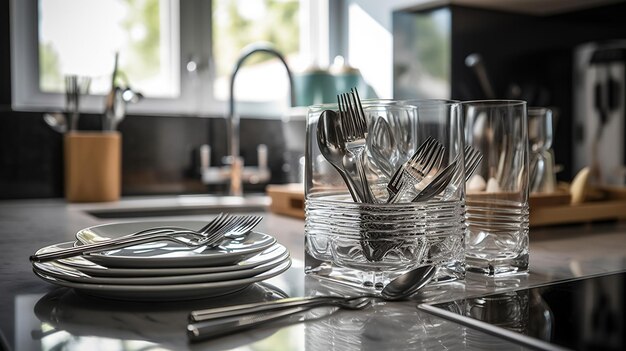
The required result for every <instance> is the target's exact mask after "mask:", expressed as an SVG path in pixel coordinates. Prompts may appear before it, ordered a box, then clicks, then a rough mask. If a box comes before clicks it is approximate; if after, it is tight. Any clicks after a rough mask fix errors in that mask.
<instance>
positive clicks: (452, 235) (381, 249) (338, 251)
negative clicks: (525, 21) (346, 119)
mask: <svg viewBox="0 0 626 351" xmlns="http://www.w3.org/2000/svg"><path fill="white" fill-rule="evenodd" d="M325 110H332V111H337V106H336V105H334V104H328V105H316V106H311V107H310V108H309V113H308V116H307V130H306V138H307V140H306V152H305V158H306V166H305V167H306V169H305V193H306V200H305V213H306V219H305V273H307V274H312V275H315V276H317V277H321V278H327V279H330V280H333V281H337V282H341V283H344V284H348V285H351V286H353V287H359V288H365V289H371V290H372V291H371V292H372V293H376V292H378V291H380V289H382V288H383V287H384V286H385V285H386V284H387V283H388V282H389V281H390V280H392V279H393V278H395V277H396V276H398V275H399V274H402V273H404V272H406V271H408V270H410V269H412V268H416V267H419V266H422V265H426V264H436V265H437V266H438V273H437V274H436V276H435V281H449V280H456V279H463V278H464V276H465V265H464V244H463V240H464V229H465V225H464V216H465V213H464V202H463V200H464V191H465V189H464V187H463V178H464V174H465V173H464V167H463V164H462V162H460V163H459V164H460V167H458V168H457V169H456V172H457V177H455V178H454V179H453V180H451V181H450V182H449V183H448V186H447V187H446V189H445V191H442V192H441V193H440V194H438V195H436V196H435V197H433V198H431V199H429V200H427V201H422V202H411V201H410V200H408V201H405V202H398V203H387V199H388V197H389V194H388V191H387V184H388V183H389V180H390V178H391V177H392V176H393V174H394V173H395V171H396V170H397V169H398V167H401V165H402V164H404V163H405V162H406V161H407V160H408V159H409V158H411V156H413V154H414V153H415V151H416V150H417V149H418V147H419V146H420V145H421V144H422V143H423V142H424V141H425V140H426V139H427V138H428V137H429V136H430V137H432V138H435V139H437V140H438V141H439V142H440V143H441V144H442V145H443V147H444V152H443V153H442V157H441V162H440V164H439V165H438V166H437V167H435V168H434V169H433V171H432V172H431V173H429V174H427V175H426V176H425V178H426V181H424V182H419V183H417V184H415V186H414V187H413V188H412V189H409V190H407V191H408V192H410V194H409V195H407V198H411V196H412V194H415V193H417V192H418V191H420V189H422V188H423V187H424V186H425V184H426V183H427V181H430V180H432V179H433V177H435V176H436V174H437V171H441V170H443V169H444V168H445V167H447V166H449V165H450V164H451V163H452V162H455V161H457V160H462V159H463V142H462V125H461V123H460V119H459V118H460V116H459V114H458V104H457V103H455V102H447V101H445V102H444V101H440V102H431V101H428V102H419V103H418V102H411V103H410V104H409V103H403V102H400V101H392V100H364V101H363V112H364V114H365V116H366V118H367V123H368V133H367V138H366V143H365V145H366V146H365V151H364V154H363V158H362V162H361V163H360V164H361V165H362V167H363V170H364V173H365V175H366V179H367V186H368V188H369V190H370V191H371V193H372V195H373V198H374V201H373V202H371V203H364V202H355V201H354V200H353V197H352V196H351V195H350V192H349V190H348V187H347V186H346V182H345V181H344V179H343V178H342V176H340V172H341V169H342V168H344V167H343V166H344V164H342V161H343V159H341V158H340V161H339V162H338V165H336V166H337V168H339V170H338V169H337V168H336V167H335V166H333V165H332V164H331V163H330V162H329V160H328V158H327V157H326V156H325V155H324V154H323V153H322V152H321V151H320V145H319V144H318V122H319V120H320V115H322V114H323V113H327V112H324V111H325ZM348 168H349V167H348ZM357 182H358V179H357Z"/></svg>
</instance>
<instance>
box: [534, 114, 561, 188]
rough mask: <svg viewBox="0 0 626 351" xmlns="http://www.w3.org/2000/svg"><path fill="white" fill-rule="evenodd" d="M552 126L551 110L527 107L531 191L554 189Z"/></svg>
mask: <svg viewBox="0 0 626 351" xmlns="http://www.w3.org/2000/svg"><path fill="white" fill-rule="evenodd" d="M552 128H553V127H552V110H550V109H549V108H545V107H528V142H529V147H530V156H529V160H530V161H529V163H530V168H529V178H530V192H531V193H551V192H554V191H555V190H556V176H555V173H554V154H553V152H552V133H553V129H552Z"/></svg>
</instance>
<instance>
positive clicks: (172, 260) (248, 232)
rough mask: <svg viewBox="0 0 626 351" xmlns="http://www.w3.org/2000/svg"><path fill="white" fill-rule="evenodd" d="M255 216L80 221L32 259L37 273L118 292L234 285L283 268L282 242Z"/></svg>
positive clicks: (97, 291) (85, 288)
mask: <svg viewBox="0 0 626 351" xmlns="http://www.w3.org/2000/svg"><path fill="white" fill-rule="evenodd" d="M261 219H262V217H260V216H240V215H231V214H220V215H218V216H216V217H215V218H214V219H212V220H211V221H210V222H208V223H206V222H200V221H155V222H120V223H111V224H104V225H100V226H95V227H90V228H85V229H82V230H81V231H79V232H78V233H77V234H76V241H74V242H65V243H58V244H54V245H50V246H47V247H44V248H41V249H39V250H37V252H35V254H33V255H32V256H31V257H30V259H31V263H32V266H33V271H34V272H35V274H36V275H37V276H38V277H40V278H41V279H43V280H45V281H47V282H49V283H52V284H55V285H60V286H64V287H69V288H74V289H76V290H78V291H80V292H83V293H86V294H90V295H95V296H102V297H107V298H114V299H120V300H138V301H162V300H183V299H194V298H205V297H211V296H218V295H223V294H228V293H232V292H235V291H239V290H241V289H243V288H245V287H247V286H249V285H250V284H253V283H255V282H259V281H263V280H265V279H268V278H271V277H273V276H276V275H278V274H280V273H282V272H284V271H285V270H287V269H288V268H289V266H290V265H291V259H290V255H289V252H288V251H287V249H286V248H285V247H284V246H282V245H280V244H278V243H277V242H276V240H275V239H274V238H273V237H272V236H270V235H267V234H263V233H259V232H256V231H253V229H254V228H255V227H256V226H257V224H258V223H259V222H260V221H261Z"/></svg>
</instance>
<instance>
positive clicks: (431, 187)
mask: <svg viewBox="0 0 626 351" xmlns="http://www.w3.org/2000/svg"><path fill="white" fill-rule="evenodd" d="M482 158H483V156H482V154H481V153H480V151H478V150H476V149H474V148H473V147H471V146H466V147H465V150H464V158H463V162H464V164H465V180H464V181H465V182H467V181H468V180H469V179H470V177H471V176H472V174H473V173H474V170H476V167H477V166H478V164H479V163H480V161H481V160H482ZM460 177H461V173H460V172H459V171H458V162H457V161H456V160H455V161H454V162H453V163H452V164H450V165H448V167H446V168H445V169H444V170H443V171H441V172H440V173H439V174H438V175H437V176H436V177H435V179H433V180H432V181H431V182H430V183H429V184H428V185H427V186H426V187H425V188H424V189H422V191H421V192H420V193H419V194H417V195H416V196H415V197H414V198H413V200H412V202H418V201H427V200H430V199H431V198H433V197H435V196H436V195H438V194H440V193H441V192H443V195H442V196H441V199H440V200H447V199H449V198H450V196H451V195H452V194H453V193H454V192H455V191H456V189H457V186H458V184H459V183H460V181H461V179H460ZM450 183H452V184H453V186H451V187H450V186H449V184H450Z"/></svg>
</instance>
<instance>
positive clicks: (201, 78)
mask: <svg viewBox="0 0 626 351" xmlns="http://www.w3.org/2000/svg"><path fill="white" fill-rule="evenodd" d="M300 2H301V5H300V6H301V8H303V9H306V10H304V11H301V16H308V19H306V18H304V19H303V18H301V23H308V24H309V28H306V30H302V31H301V37H300V45H301V48H300V50H301V52H303V53H305V55H307V56H309V60H311V62H317V63H322V64H323V63H327V62H328V61H329V48H330V47H331V46H330V45H331V43H330V38H331V36H330V35H329V32H328V28H329V27H330V25H329V22H328V21H329V17H330V9H329V3H330V0H300ZM167 3H169V4H170V10H171V11H174V13H175V14H178V16H175V15H173V18H172V26H173V28H179V30H178V33H175V32H176V31H175V30H174V31H172V33H171V35H173V36H175V35H177V34H178V37H179V38H174V37H173V38H171V39H172V43H174V45H176V43H179V45H178V48H175V50H178V51H179V55H180V56H179V58H180V59H179V62H178V64H179V69H180V96H179V97H178V98H146V99H144V100H142V102H141V103H139V104H132V105H129V106H128V113H129V114H136V115H166V116H170V115H192V116H200V117H216V116H225V115H226V114H227V113H228V111H226V110H227V105H228V101H222V100H217V99H216V98H215V95H214V94H213V83H214V80H215V78H216V76H215V71H214V65H213V64H212V61H213V55H212V54H213V53H212V45H211V38H212V24H211V18H212V17H211V7H212V1H207V0H170V1H167ZM10 5H11V16H10V18H11V72H12V79H11V92H12V93H11V95H12V97H11V104H12V109H13V110H17V111H42V112H43V111H50V110H63V109H64V107H65V97H64V94H62V93H44V92H42V91H41V90H40V88H39V51H38V50H39V48H38V42H39V38H38V23H39V21H38V0H11V4H10ZM191 60H193V61H194V62H195V63H196V65H197V69H196V70H195V71H194V72H188V71H187V69H186V67H187V63H189V62H190V61H191ZM233 64H234V63H233ZM292 71H293V68H292ZM236 85H237V83H235V98H236V95H237V92H236V90H237V86H236ZM287 90H288V88H287V87H285V94H284V95H285V96H288V93H287ZM104 100H105V96H103V95H88V96H84V97H83V98H82V100H81V112H88V113H102V112H103V110H104ZM236 101H237V100H236ZM287 101H288V100H286V101H285V103H284V104H280V103H279V104H277V103H276V101H270V102H245V101H237V105H236V113H238V114H240V115H247V116H248V115H249V116H250V117H252V118H271V119H275V118H281V116H282V115H284V114H285V111H287V110H288V106H287V105H288V103H287ZM279 105H282V106H279Z"/></svg>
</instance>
